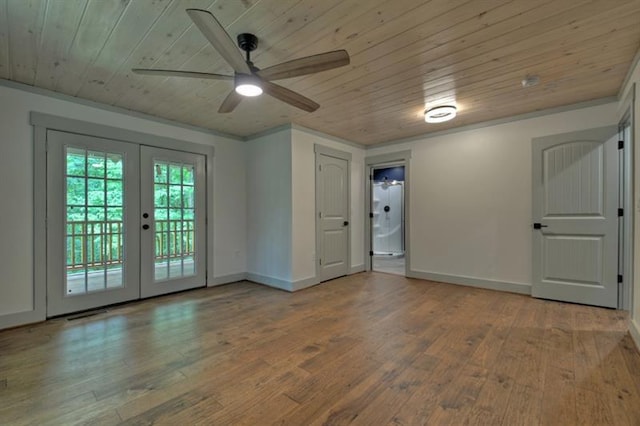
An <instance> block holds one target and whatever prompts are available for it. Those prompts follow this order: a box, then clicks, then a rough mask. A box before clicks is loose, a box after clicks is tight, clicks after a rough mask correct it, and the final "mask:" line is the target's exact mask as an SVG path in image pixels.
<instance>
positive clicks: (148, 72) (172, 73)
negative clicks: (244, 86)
mask: <svg viewBox="0 0 640 426" xmlns="http://www.w3.org/2000/svg"><path fill="white" fill-rule="evenodd" d="M131 71H133V72H134V73H136V74H144V75H158V76H164V77H191V78H207V79H210V80H233V76H232V75H222V74H212V73H208V72H197V71H179V70H160V69H147V68H133V69H132V70H131Z"/></svg>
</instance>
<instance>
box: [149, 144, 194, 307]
mask: <svg viewBox="0 0 640 426" xmlns="http://www.w3.org/2000/svg"><path fill="white" fill-rule="evenodd" d="M140 161H141V167H140V171H141V181H140V182H141V196H140V200H141V205H142V216H141V217H142V226H141V229H142V239H141V247H142V250H141V268H142V269H141V271H140V276H141V279H140V283H141V296H142V297H150V296H157V295H159V294H165V293H171V292H174V291H180V290H186V289H189V288H195V287H202V286H203V285H204V283H205V280H206V259H205V256H204V253H205V251H206V239H205V235H206V232H205V215H204V214H203V212H204V211H205V208H206V207H205V204H206V201H205V200H206V195H205V168H204V156H203V155H197V154H191V153H187V152H179V151H173V150H168V149H160V148H152V147H147V146H142V147H141V148H140Z"/></svg>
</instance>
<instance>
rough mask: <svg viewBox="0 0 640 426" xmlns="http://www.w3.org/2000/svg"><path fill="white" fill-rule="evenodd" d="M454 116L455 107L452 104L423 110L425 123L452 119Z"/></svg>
mask: <svg viewBox="0 0 640 426" xmlns="http://www.w3.org/2000/svg"><path fill="white" fill-rule="evenodd" d="M455 116H456V107H454V106H452V105H442V106H437V107H434V108H431V109H429V110H427V111H425V112H424V121H426V122H427V123H442V122H444V121H449V120H451V119H453V118H454V117H455Z"/></svg>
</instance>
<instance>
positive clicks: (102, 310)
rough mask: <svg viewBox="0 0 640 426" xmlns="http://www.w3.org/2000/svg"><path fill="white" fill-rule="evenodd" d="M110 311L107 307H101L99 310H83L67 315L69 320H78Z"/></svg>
mask: <svg viewBox="0 0 640 426" xmlns="http://www.w3.org/2000/svg"><path fill="white" fill-rule="evenodd" d="M107 312H108V311H107V310H106V309H99V310H97V311H87V312H81V313H79V314H76V315H70V316H68V317H67V321H73V320H77V319H80V318H86V317H92V316H94V315H99V314H104V313H107Z"/></svg>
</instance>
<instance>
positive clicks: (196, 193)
mask: <svg viewBox="0 0 640 426" xmlns="http://www.w3.org/2000/svg"><path fill="white" fill-rule="evenodd" d="M46 190H47V316H49V317H51V316H56V315H62V314H66V313H70V312H77V311H82V310H87V309H92V308H96V307H100V306H106V305H110V304H114V303H120V302H124V301H129V300H135V299H138V298H140V297H149V296H154V295H159V294H163V293H170V292H174V291H180V290H184V289H187V288H193V287H199V286H204V285H205V284H206V283H205V281H206V278H205V277H206V271H205V268H206V262H205V241H204V235H206V231H205V229H204V228H205V226H206V225H205V216H206V207H205V205H206V204H205V201H204V200H205V171H204V156H200V155H195V154H187V153H182V152H178V151H171V150H161V149H155V148H150V147H144V146H140V145H137V144H132V143H125V142H119V141H113V140H109V139H102V138H96V137H90V136H85V135H77V134H72V133H66V132H57V131H51V130H50V131H48V132H47V189H46ZM201 236H202V237H201Z"/></svg>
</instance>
